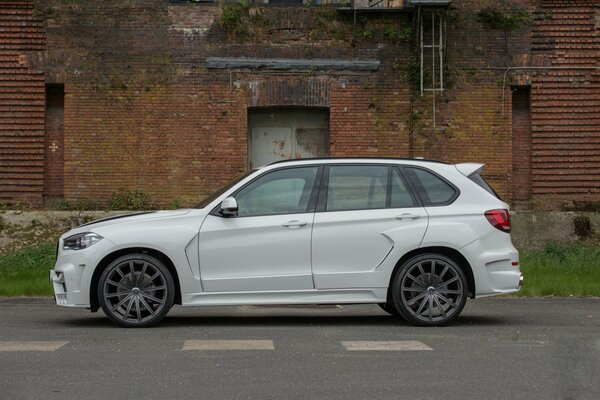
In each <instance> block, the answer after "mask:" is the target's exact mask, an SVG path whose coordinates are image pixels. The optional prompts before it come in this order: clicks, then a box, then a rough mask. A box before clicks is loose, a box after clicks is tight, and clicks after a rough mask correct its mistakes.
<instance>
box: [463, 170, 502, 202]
mask: <svg viewBox="0 0 600 400" xmlns="http://www.w3.org/2000/svg"><path fill="white" fill-rule="evenodd" d="M468 178H469V179H470V180H472V181H473V182H475V183H476V184H477V185H479V186H481V187H482V188H483V189H485V190H486V191H487V192H488V193H489V194H491V195H492V196H494V197H496V198H498V199H499V198H500V196H498V193H496V191H495V190H494V189H493V188H492V187H491V186H490V185H489V184H488V183H487V182H486V181H485V179H483V177H482V176H481V175H479V173H474V174H471V175H469V176H468Z"/></svg>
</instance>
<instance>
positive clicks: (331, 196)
mask: <svg viewBox="0 0 600 400" xmlns="http://www.w3.org/2000/svg"><path fill="white" fill-rule="evenodd" d="M387 174H388V167H387V166H364V165H357V166H354V165H342V166H331V167H329V183H328V187H327V206H326V210H327V211H342V210H368V209H374V208H385V206H386V198H387Z"/></svg>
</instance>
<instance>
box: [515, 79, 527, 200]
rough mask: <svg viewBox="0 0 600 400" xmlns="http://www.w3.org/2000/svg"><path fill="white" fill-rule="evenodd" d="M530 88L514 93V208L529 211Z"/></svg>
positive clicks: (520, 88) (516, 89)
mask: <svg viewBox="0 0 600 400" xmlns="http://www.w3.org/2000/svg"><path fill="white" fill-rule="evenodd" d="M530 93H531V91H530V88H529V87H514V88H513V92H512V142H513V148H512V151H513V157H512V158H513V165H512V171H513V174H512V175H513V176H512V179H513V206H514V207H515V208H520V209H527V208H529V202H530V200H531V109H530V98H531V94H530Z"/></svg>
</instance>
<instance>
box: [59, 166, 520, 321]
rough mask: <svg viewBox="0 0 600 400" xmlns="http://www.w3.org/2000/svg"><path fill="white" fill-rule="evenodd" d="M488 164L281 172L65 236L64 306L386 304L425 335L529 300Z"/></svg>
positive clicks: (139, 312) (146, 316)
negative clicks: (478, 304)
mask: <svg viewBox="0 0 600 400" xmlns="http://www.w3.org/2000/svg"><path fill="white" fill-rule="evenodd" d="M482 167H483V165H481V164H457V165H450V164H444V163H439V162H432V161H421V160H412V159H410V160H402V159H382V158H367V159H361V158H345V159H311V160H295V161H284V162H277V163H274V164H271V165H268V166H266V167H263V168H260V169H258V170H256V171H253V172H251V173H250V174H248V175H245V176H243V177H241V178H240V179H238V180H236V181H235V182H233V183H231V184H230V185H228V186H226V187H225V188H223V189H221V190H220V191H218V192H217V193H215V194H213V195H212V196H210V197H209V198H207V199H205V200H204V201H203V202H202V203H201V204H199V205H198V207H197V208H195V209H187V210H177V211H158V212H146V213H138V214H130V215H124V216H118V217H113V218H107V219H104V220H99V221H95V222H92V223H90V224H87V225H82V226H80V227H78V228H76V229H73V230H71V231H69V232H67V233H66V234H64V235H63V236H61V238H60V241H59V244H58V254H57V260H56V266H55V268H54V270H52V271H50V279H51V281H52V283H53V286H54V292H55V295H56V296H55V297H56V303H57V304H58V305H61V306H67V307H84V308H90V309H91V310H92V311H97V310H98V309H99V308H100V307H101V308H102V309H103V310H104V312H105V314H106V315H107V316H108V317H109V318H110V319H111V320H113V321H114V322H116V323H117V324H119V325H123V326H149V325H152V324H156V323H157V322H159V321H160V320H161V319H162V318H163V317H164V316H165V315H166V314H167V312H168V311H169V309H170V308H171V306H172V305H173V304H174V303H177V304H182V305H184V306H192V305H198V306H203V305H204V306H208V305H210V306H213V305H242V304H325V303H333V304H342V303H377V304H379V305H380V306H381V307H382V308H383V309H384V310H385V311H387V312H389V313H390V314H394V315H398V316H401V317H403V318H405V319H406V320H407V321H409V322H411V323H414V324H418V325H428V326H434V325H441V324H445V323H448V322H450V321H451V320H453V319H454V318H456V317H457V316H458V315H459V314H460V312H461V310H462V309H463V307H464V305H465V302H466V300H467V297H471V298H475V297H485V296H492V295H497V294H503V293H512V292H515V291H517V290H519V288H520V286H521V284H522V279H523V278H522V276H521V273H520V270H519V256H518V252H517V250H516V249H515V248H514V247H513V245H512V242H511V238H510V220H509V213H508V205H507V204H506V203H504V202H502V201H501V200H500V199H498V197H497V196H496V194H495V193H494V191H493V190H492V189H491V188H490V187H489V186H488V185H487V184H486V183H485V181H484V180H483V179H482V178H481V176H480V175H479V172H480V171H481V169H482Z"/></svg>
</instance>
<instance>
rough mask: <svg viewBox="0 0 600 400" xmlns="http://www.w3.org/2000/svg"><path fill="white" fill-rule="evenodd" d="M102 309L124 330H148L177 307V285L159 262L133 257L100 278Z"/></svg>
mask: <svg viewBox="0 0 600 400" xmlns="http://www.w3.org/2000/svg"><path fill="white" fill-rule="evenodd" d="M98 299H99V300H100V306H101V307H102V310H103V311H104V313H105V314H106V316H107V317H108V318H110V319H111V320H112V321H113V322H115V323H116V324H117V325H120V326H124V327H146V326H151V325H155V324H157V323H158V322H160V320H162V319H163V318H164V317H165V315H167V313H168V312H169V310H170V309H171V307H172V306H173V302H174V299H175V284H174V283H173V278H172V276H171V273H170V272H169V270H168V269H167V267H165V265H164V264H163V263H162V262H161V261H160V260H158V259H156V258H154V257H151V256H149V255H146V254H129V255H125V256H122V257H119V258H117V259H116V260H114V261H113V262H111V263H110V264H109V265H108V267H107V268H106V269H105V270H104V272H103V273H102V275H101V276H100V283H99V285H98Z"/></svg>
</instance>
